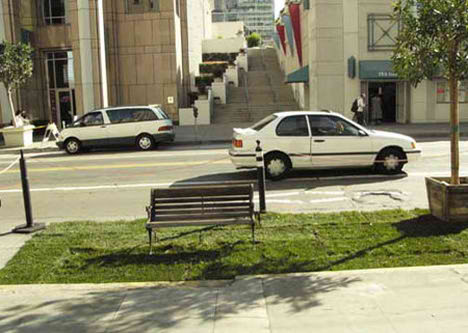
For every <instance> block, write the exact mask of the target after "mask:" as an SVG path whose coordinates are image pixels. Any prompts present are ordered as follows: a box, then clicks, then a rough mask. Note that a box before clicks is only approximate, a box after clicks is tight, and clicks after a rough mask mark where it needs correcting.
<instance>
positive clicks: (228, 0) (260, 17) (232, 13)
mask: <svg viewBox="0 0 468 333" xmlns="http://www.w3.org/2000/svg"><path fill="white" fill-rule="evenodd" d="M214 6H215V9H214V10H213V13H212V20H213V22H235V21H242V22H244V25H245V28H246V31H247V32H248V33H252V32H256V33H258V34H260V35H261V36H262V38H263V39H265V40H269V39H271V36H272V34H273V32H274V19H275V3H274V0H215V1H214Z"/></svg>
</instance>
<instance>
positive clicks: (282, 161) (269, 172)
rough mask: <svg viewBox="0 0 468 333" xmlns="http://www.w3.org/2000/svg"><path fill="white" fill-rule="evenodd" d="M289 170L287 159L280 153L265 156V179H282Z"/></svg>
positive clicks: (289, 165)
mask: <svg viewBox="0 0 468 333" xmlns="http://www.w3.org/2000/svg"><path fill="white" fill-rule="evenodd" d="M290 169H291V161H290V160H289V157H287V156H286V155H284V154H281V153H271V154H267V155H266V156H265V174H266V178H268V179H271V180H280V179H283V178H284V177H285V176H286V174H287V173H288V172H289V170H290Z"/></svg>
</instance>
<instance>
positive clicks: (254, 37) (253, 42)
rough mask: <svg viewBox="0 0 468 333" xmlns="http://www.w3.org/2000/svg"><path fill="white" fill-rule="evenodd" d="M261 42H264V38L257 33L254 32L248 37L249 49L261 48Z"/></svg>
mask: <svg viewBox="0 0 468 333" xmlns="http://www.w3.org/2000/svg"><path fill="white" fill-rule="evenodd" d="M261 42H262V37H261V36H260V35H259V34H258V33H256V32H253V33H251V34H250V35H248V36H247V46H248V47H256V46H260V44H261Z"/></svg>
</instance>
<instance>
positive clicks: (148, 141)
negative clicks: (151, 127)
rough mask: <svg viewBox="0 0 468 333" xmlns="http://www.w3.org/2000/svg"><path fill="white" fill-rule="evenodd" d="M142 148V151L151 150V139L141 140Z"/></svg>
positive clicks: (145, 137) (144, 138) (143, 138)
mask: <svg viewBox="0 0 468 333" xmlns="http://www.w3.org/2000/svg"><path fill="white" fill-rule="evenodd" d="M140 147H141V148H142V149H149V148H150V147H151V139H150V138H148V137H147V136H144V137H142V138H141V139H140Z"/></svg>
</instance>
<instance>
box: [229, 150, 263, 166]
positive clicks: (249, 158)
mask: <svg viewBox="0 0 468 333" xmlns="http://www.w3.org/2000/svg"><path fill="white" fill-rule="evenodd" d="M229 158H230V159H231V162H232V164H234V166H235V167H236V168H238V169H244V168H247V169H249V168H255V167H256V166H257V162H256V157H255V154H254V153H252V152H239V151H234V150H232V149H231V150H229Z"/></svg>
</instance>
